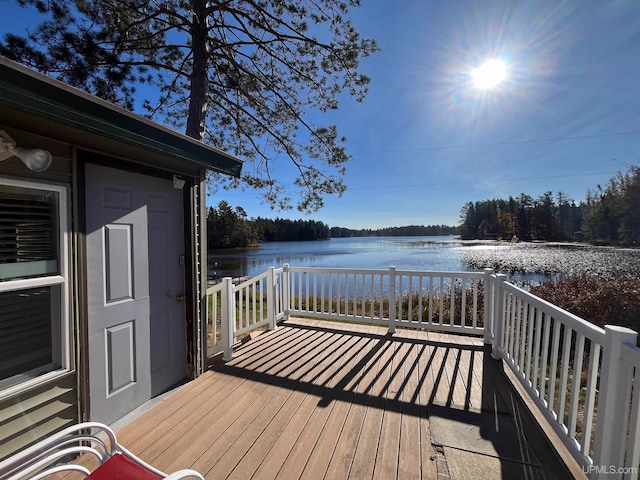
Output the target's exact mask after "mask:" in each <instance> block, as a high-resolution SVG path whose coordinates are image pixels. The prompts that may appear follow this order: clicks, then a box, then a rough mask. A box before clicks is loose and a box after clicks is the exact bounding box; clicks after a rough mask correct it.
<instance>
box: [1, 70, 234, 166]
mask: <svg viewBox="0 0 640 480" xmlns="http://www.w3.org/2000/svg"><path fill="white" fill-rule="evenodd" d="M0 105H6V106H9V107H12V108H14V109H16V110H21V111H25V112H28V113H30V114H33V115H37V116H38V117H42V118H46V119H49V120H53V121H55V122H58V123H61V124H64V125H68V126H70V127H74V128H77V129H80V130H82V131H86V132H91V133H94V134H98V135H101V136H103V137H105V138H109V139H112V140H116V141H119V142H122V143H126V144H129V145H134V146H137V147H140V148H144V149H147V150H153V151H156V152H158V153H162V154H165V155H170V156H173V157H176V158H180V159H182V160H184V161H186V162H192V163H196V164H199V165H202V166H204V167H206V168H209V169H212V170H215V171H217V172H220V173H225V174H228V175H233V176H235V177H239V176H240V172H241V170H242V160H240V159H238V158H236V157H234V156H233V155H230V154H228V153H226V152H223V151H222V150H218V149H216V148H214V147H211V146H209V145H206V144H204V143H202V142H199V141H197V140H194V139H192V138H189V137H187V136H186V135H183V134H181V133H178V132H175V131H173V130H171V129H169V128H166V127H164V126H162V125H159V124H156V123H154V122H152V121H151V120H149V119H147V118H144V117H142V116H140V115H137V114H135V113H132V112H129V111H128V110H125V109H123V108H120V107H118V106H116V105H113V104H111V103H109V102H106V101H104V100H102V99H100V98H97V97H95V96H93V95H89V94H87V93H85V92H82V91H80V90H78V89H76V88H73V87H70V86H68V85H66V84H64V83H62V82H60V81H58V80H55V79H52V78H50V77H47V76H46V75H43V74H41V73H37V72H34V71H32V70H29V69H28V68H26V67H24V66H22V65H20V64H18V63H15V62H13V61H11V60H8V59H6V58H4V57H0Z"/></svg>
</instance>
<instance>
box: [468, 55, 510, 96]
mask: <svg viewBox="0 0 640 480" xmlns="http://www.w3.org/2000/svg"><path fill="white" fill-rule="evenodd" d="M506 76H507V66H506V65H505V63H504V62H503V61H502V60H497V59H495V58H494V59H491V60H487V61H486V62H484V63H483V64H482V65H480V66H479V67H478V68H476V69H474V70H472V71H471V79H472V80H473V84H474V85H475V86H476V87H477V88H480V89H482V90H488V89H490V88H493V87H495V86H496V85H498V84H499V83H500V82H502V81H503V80H504V79H505V78H506Z"/></svg>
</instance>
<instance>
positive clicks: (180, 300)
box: [176, 293, 187, 302]
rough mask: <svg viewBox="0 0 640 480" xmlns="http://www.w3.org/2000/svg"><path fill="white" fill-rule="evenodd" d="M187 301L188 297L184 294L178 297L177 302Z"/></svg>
mask: <svg viewBox="0 0 640 480" xmlns="http://www.w3.org/2000/svg"><path fill="white" fill-rule="evenodd" d="M186 299H187V296H186V295H185V294H184V293H179V294H178V295H176V302H184V301H185V300H186Z"/></svg>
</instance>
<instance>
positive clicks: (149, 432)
mask: <svg viewBox="0 0 640 480" xmlns="http://www.w3.org/2000/svg"><path fill="white" fill-rule="evenodd" d="M235 355H236V357H235V358H234V359H233V360H232V361H230V362H227V363H223V362H221V361H220V360H218V359H215V360H214V361H213V363H212V365H211V369H210V371H208V372H206V373H205V374H204V375H202V376H201V377H199V378H198V379H196V380H195V381H193V382H190V383H189V384H187V385H185V386H184V387H182V388H181V389H180V390H179V391H178V392H177V393H175V394H173V395H172V396H170V397H169V398H167V399H166V400H164V401H163V402H161V403H160V404H159V405H157V406H156V407H154V408H153V409H152V410H150V411H149V412H147V413H146V414H145V415H143V416H142V417H140V418H138V419H137V420H135V421H134V422H132V423H131V424H129V425H127V426H126V427H124V428H123V429H122V430H121V431H120V432H119V433H118V437H119V439H120V441H121V442H122V444H123V445H125V446H127V447H128V448H130V449H131V450H132V451H133V452H134V453H136V454H139V455H140V456H141V457H142V458H143V459H144V460H146V461H148V462H150V463H152V464H153V465H154V466H156V467H158V468H160V469H162V470H164V471H175V470H178V469H180V468H194V469H196V470H198V471H200V472H202V473H203V475H205V476H206V477H207V478H211V479H213V478H215V479H221V478H238V479H250V478H251V479H276V478H277V479H280V478H282V479H298V478H309V479H314V480H315V479H321V478H326V479H331V480H334V479H338V478H345V479H346V478H352V479H366V478H372V479H375V478H379V479H384V480H387V479H394V478H398V479H400V478H407V479H418V478H423V479H427V478H428V479H436V478H439V479H447V478H452V479H466V478H474V479H477V478H480V479H482V478H547V479H551V478H555V479H564V478H574V475H576V469H575V465H574V466H570V467H571V468H572V471H571V472H570V470H569V467H567V466H566V465H565V463H563V461H562V459H561V458H560V456H559V455H558V453H557V450H556V448H555V447H554V446H553V445H552V444H551V443H550V442H549V441H548V440H547V437H546V436H545V435H544V434H543V433H542V431H541V429H540V428H539V427H538V424H537V423H536V421H535V420H534V419H533V417H532V416H531V415H530V414H529V411H528V409H527V408H526V406H525V405H524V403H523V402H522V400H521V399H520V397H519V395H518V394H517V393H516V392H515V390H514V389H513V387H512V385H511V382H510V381H509V379H508V378H507V376H506V374H505V372H503V371H502V369H501V364H500V363H499V362H496V361H494V360H492V359H491V357H490V355H489V353H488V352H487V353H485V347H484V345H483V343H482V339H479V338H472V337H465V336H456V335H448V334H442V333H433V332H418V331H414V330H399V331H398V332H396V333H395V334H393V335H389V334H387V333H386V330H385V329H383V328H381V327H375V326H364V325H352V324H345V323H334V322H326V321H316V320H301V319H292V320H289V321H288V322H286V323H285V324H283V326H282V327H281V328H278V329H277V330H275V331H272V332H267V333H265V334H262V335H259V336H257V337H256V338H254V339H252V340H249V341H247V342H246V343H244V344H243V345H242V346H240V347H239V348H237V349H236V353H235ZM572 473H573V475H572ZM578 473H579V472H578Z"/></svg>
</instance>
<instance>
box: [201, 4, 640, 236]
mask: <svg viewBox="0 0 640 480" xmlns="http://www.w3.org/2000/svg"><path fill="white" fill-rule="evenodd" d="M353 18H354V23H355V25H356V28H357V29H358V30H359V31H360V32H361V33H362V34H363V35H364V36H368V37H375V38H376V39H377V41H378V43H379V46H380V47H381V49H382V51H381V52H379V53H378V54H376V55H374V56H373V57H371V58H370V59H367V60H365V61H364V62H363V64H362V70H363V71H364V72H365V73H366V74H368V75H369V76H370V77H371V79H372V81H371V87H370V92H369V95H368V97H367V99H366V100H365V101H364V102H363V103H362V104H359V103H357V102H355V101H352V100H350V99H345V100H343V101H342V103H341V106H340V110H339V111H338V112H337V113H336V114H334V115H332V116H331V117H330V120H331V121H333V122H335V123H336V124H337V125H338V127H339V130H340V131H341V132H342V133H343V134H344V135H346V137H347V139H348V146H349V151H350V153H351V154H352V155H353V159H352V160H351V162H350V163H349V165H348V169H347V176H346V184H347V186H348V190H347V192H346V193H345V194H344V195H343V196H342V197H341V198H327V200H326V206H325V207H324V208H323V209H322V210H321V211H319V212H318V213H316V214H313V215H311V217H309V218H314V219H317V220H322V221H325V222H326V223H328V224H329V225H330V226H346V227H352V228H378V227H383V226H398V225H408V224H441V223H444V224H449V225H453V224H457V223H458V220H459V214H460V209H461V208H462V206H463V205H464V204H465V202H467V201H478V200H486V199H490V198H507V197H508V196H509V195H512V196H514V197H515V196H517V195H519V194H520V193H523V192H524V193H527V194H529V195H531V196H533V197H538V196H539V195H541V194H543V193H544V192H545V191H547V190H551V191H553V192H554V193H555V192H558V191H562V192H564V193H566V194H568V195H569V196H570V197H571V198H573V199H575V200H576V201H580V200H583V199H584V198H585V194H586V191H587V189H588V188H595V187H596V186H597V185H598V184H601V185H602V186H603V187H604V185H605V184H606V183H607V181H608V180H609V179H610V178H611V177H612V176H613V175H615V173H616V172H617V171H619V170H622V171H625V170H626V167H625V166H624V165H630V164H637V163H639V160H638V159H639V158H640V151H639V149H638V145H639V142H640V122H639V120H640V91H639V89H640V2H637V1H635V0H634V1H627V2H624V1H609V2H595V1H589V2H587V1H585V2H580V1H571V2H558V1H555V0H554V1H540V0H537V1H535V2H528V1H512V0H507V1H479V2H475V1H459V0H456V1H453V2H452V1H448V2H434V1H429V2H426V1H423V0H411V1H407V0H404V1H402V2H392V1H383V0H364V1H363V2H362V6H361V7H360V8H359V9H355V10H354V11H353ZM489 58H500V59H502V60H503V61H504V62H505V63H506V64H507V69H508V72H507V78H506V80H505V81H504V82H503V83H502V84H500V85H498V86H497V87H496V88H494V89H492V90H490V91H481V90H479V89H477V88H475V87H474V86H473V84H472V81H471V77H470V72H471V70H473V68H475V67H477V66H478V65H479V64H481V63H482V62H483V61H485V60H487V59H489ZM630 132H631V133H630ZM222 198H224V199H226V200H227V201H229V202H230V203H231V204H232V205H236V204H239V205H242V206H243V207H244V208H245V210H246V211H247V213H248V214H249V216H259V215H260V216H267V217H273V216H275V215H279V216H281V217H288V218H304V217H301V215H300V214H299V213H298V212H296V211H293V212H285V213H282V212H272V211H270V210H269V208H268V207H267V206H265V205H260V202H259V201H257V200H256V199H255V197H254V195H253V194H252V193H250V192H244V193H231V192H222V191H221V192H220V193H219V195H217V196H216V197H215V198H213V199H212V202H213V203H215V202H216V201H217V200H218V199H222Z"/></svg>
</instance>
